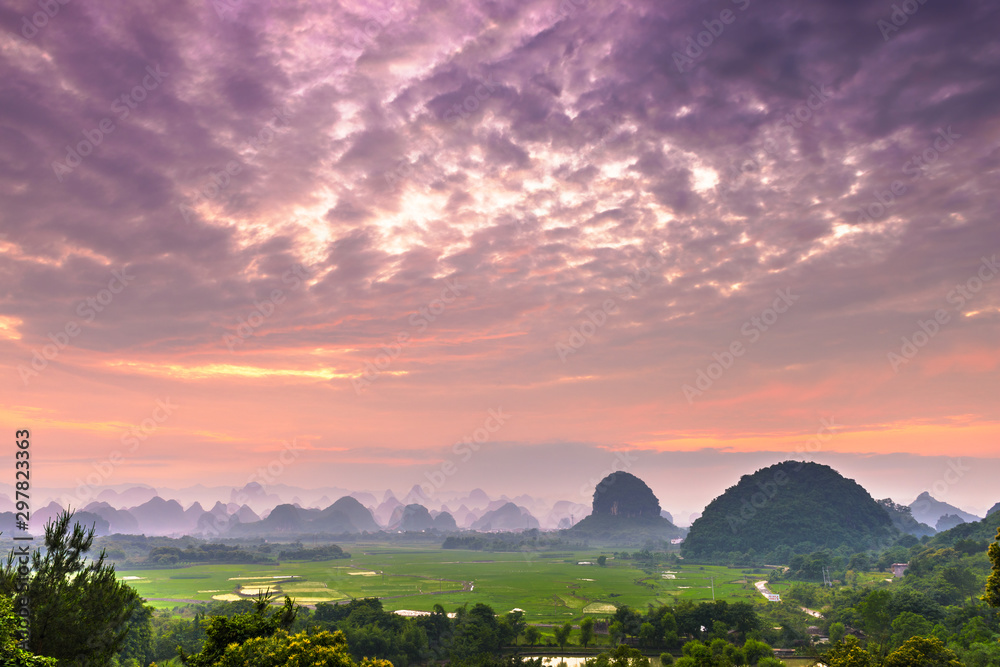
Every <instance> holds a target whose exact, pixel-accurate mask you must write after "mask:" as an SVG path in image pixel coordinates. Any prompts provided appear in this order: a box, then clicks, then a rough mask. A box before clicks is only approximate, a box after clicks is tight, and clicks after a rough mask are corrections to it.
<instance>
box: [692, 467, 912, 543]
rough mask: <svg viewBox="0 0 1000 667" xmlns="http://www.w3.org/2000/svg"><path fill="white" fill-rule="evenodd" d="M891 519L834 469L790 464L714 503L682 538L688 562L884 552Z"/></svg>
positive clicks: (747, 478) (766, 471)
mask: <svg viewBox="0 0 1000 667" xmlns="http://www.w3.org/2000/svg"><path fill="white" fill-rule="evenodd" d="M896 533H897V531H896V529H895V528H893V525H892V519H891V518H890V517H889V515H888V513H887V512H886V511H885V509H883V508H882V506H880V505H879V504H878V503H877V502H876V501H875V500H874V499H873V498H872V497H871V495H869V493H868V492H867V491H866V490H865V489H864V488H863V487H862V486H861V485H860V484H858V483H857V482H855V481H854V480H852V479H847V478H846V477H844V476H843V475H841V474H840V473H838V472H837V471H836V470H834V469H833V468H831V467H830V466H826V465H822V464H819V463H811V462H803V461H784V462H782V463H777V464H775V465H773V466H770V467H768V468H763V469H761V470H758V471H757V472H755V473H754V474H752V475H744V476H743V477H741V478H740V481H739V482H738V483H737V484H736V485H735V486H731V487H729V488H728V489H726V491H725V492H724V493H723V494H722V495H721V496H719V497H718V498H716V499H715V500H713V501H712V502H711V503H709V505H708V507H706V508H705V511H704V512H703V513H702V515H701V517H700V518H698V519H697V520H696V521H695V522H694V524H692V526H691V528H690V530H689V531H688V535H687V537H686V538H685V540H684V544H683V545H682V548H681V551H682V553H683V554H684V557H685V558H703V559H717V558H725V557H726V556H728V555H729V554H732V553H734V552H735V553H737V554H745V553H748V552H750V551H751V550H752V551H753V552H755V553H757V554H780V553H783V552H784V553H786V554H787V553H790V552H796V553H802V552H805V551H811V550H814V549H819V548H836V547H840V546H843V545H846V546H848V547H849V548H850V549H851V550H852V551H864V550H867V549H873V548H876V547H877V546H880V545H882V546H884V545H885V544H887V543H888V541H890V540H892V539H893V538H894V536H895V535H896Z"/></svg>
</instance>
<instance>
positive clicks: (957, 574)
mask: <svg viewBox="0 0 1000 667" xmlns="http://www.w3.org/2000/svg"><path fill="white" fill-rule="evenodd" d="M941 576H942V577H943V578H944V580H945V581H947V582H948V583H949V584H951V585H952V586H954V587H955V588H956V589H957V590H958V592H959V593H961V594H962V596H963V598H964V596H965V595H968V596H969V603H970V604H972V605H973V606H975V604H976V602H975V600H974V599H973V597H972V596H973V594H974V593H975V592H976V589H977V588H979V581H978V580H977V579H976V575H975V574H973V573H972V572H971V571H970V570H969V568H967V567H961V566H959V565H949V566H948V567H946V568H944V570H942V571H941ZM962 604H963V605H964V604H965V601H964V600H963V602H962Z"/></svg>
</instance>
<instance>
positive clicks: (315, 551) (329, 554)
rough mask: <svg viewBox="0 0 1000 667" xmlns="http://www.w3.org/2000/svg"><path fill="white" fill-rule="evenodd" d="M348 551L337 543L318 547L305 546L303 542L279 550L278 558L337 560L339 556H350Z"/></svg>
mask: <svg viewBox="0 0 1000 667" xmlns="http://www.w3.org/2000/svg"><path fill="white" fill-rule="evenodd" d="M350 557H351V554H349V553H347V552H346V551H344V550H343V549H341V548H340V547H338V546H337V545H336V544H324V545H323V546H318V547H305V546H302V543H298V544H296V545H293V546H292V547H291V548H289V549H282V550H281V551H279V552H278V560H308V561H320V560H335V559H337V558H350Z"/></svg>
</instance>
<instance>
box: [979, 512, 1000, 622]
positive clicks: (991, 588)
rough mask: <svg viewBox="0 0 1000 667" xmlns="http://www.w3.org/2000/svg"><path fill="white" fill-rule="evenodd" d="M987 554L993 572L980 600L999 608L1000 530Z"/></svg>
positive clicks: (999, 529)
mask: <svg viewBox="0 0 1000 667" xmlns="http://www.w3.org/2000/svg"><path fill="white" fill-rule="evenodd" d="M987 553H988V554H989V557H990V562H991V563H993V570H992V571H991V572H990V576H989V578H988V579H987V580H986V592H985V593H983V596H982V599H983V600H984V601H986V604H988V605H990V606H991V607H1000V528H998V529H997V536H996V539H995V540H994V541H993V544H991V545H990V548H989V551H988V552H987Z"/></svg>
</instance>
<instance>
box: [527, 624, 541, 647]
mask: <svg viewBox="0 0 1000 667" xmlns="http://www.w3.org/2000/svg"><path fill="white" fill-rule="evenodd" d="M541 638H542V632H541V630H539V629H538V628H536V627H535V626H533V625H529V626H528V627H527V628H525V630H524V641H526V642H528V646H534V645H535V644H537V643H538V640H539V639H541Z"/></svg>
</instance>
